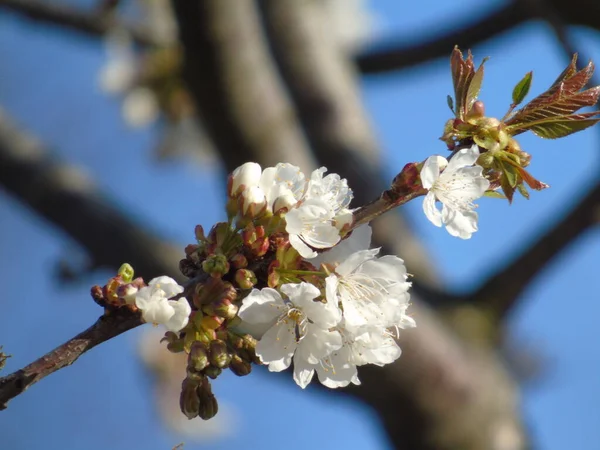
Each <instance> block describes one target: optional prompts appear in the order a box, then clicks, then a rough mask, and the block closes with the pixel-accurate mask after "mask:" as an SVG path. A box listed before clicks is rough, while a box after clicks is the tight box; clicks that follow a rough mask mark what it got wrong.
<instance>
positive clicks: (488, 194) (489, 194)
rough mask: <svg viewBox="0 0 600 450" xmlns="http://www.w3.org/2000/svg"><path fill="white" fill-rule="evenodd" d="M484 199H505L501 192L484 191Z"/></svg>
mask: <svg viewBox="0 0 600 450" xmlns="http://www.w3.org/2000/svg"><path fill="white" fill-rule="evenodd" d="M483 196H484V197H489V198H501V199H506V195H504V194H502V193H501V192H498V191H485V192H484V193H483Z"/></svg>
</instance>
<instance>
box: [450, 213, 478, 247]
mask: <svg viewBox="0 0 600 450" xmlns="http://www.w3.org/2000/svg"><path fill="white" fill-rule="evenodd" d="M442 218H443V220H444V224H445V225H446V230H448V233H450V235H452V236H456V237H459V238H461V239H470V238H471V235H472V234H473V233H474V232H475V231H477V229H478V228H477V213H476V212H475V211H465V212H461V211H457V210H455V209H451V208H448V207H446V205H444V207H443V210H442Z"/></svg>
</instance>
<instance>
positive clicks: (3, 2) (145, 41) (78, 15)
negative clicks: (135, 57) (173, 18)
mask: <svg viewBox="0 0 600 450" xmlns="http://www.w3.org/2000/svg"><path fill="white" fill-rule="evenodd" d="M61 3H62V2H56V1H51V0H46V1H43V0H0V8H5V9H8V10H10V11H12V12H14V13H17V14H22V15H24V16H25V17H27V18H29V19H33V20H36V21H39V22H44V23H47V24H50V25H58V26H60V27H63V28H65V29H68V30H73V31H76V32H79V33H83V34H85V35H88V36H91V37H98V36H103V35H104V34H106V32H107V31H109V30H110V29H111V28H112V27H114V26H116V25H118V27H119V28H122V29H126V30H127V31H128V33H129V34H130V35H131V38H132V39H133V40H134V42H136V43H137V44H139V45H141V46H152V45H157V44H158V41H157V40H156V39H155V38H154V37H153V35H152V33H151V32H150V30H146V29H144V28H143V27H140V26H137V25H133V24H126V23H122V22H118V23H117V22H116V21H115V20H114V19H113V18H110V17H106V16H102V15H100V14H94V13H92V12H89V11H83V10H80V9H78V8H76V7H73V6H70V5H67V4H66V3H64V4H61Z"/></svg>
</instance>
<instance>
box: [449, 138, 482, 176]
mask: <svg viewBox="0 0 600 450" xmlns="http://www.w3.org/2000/svg"><path fill="white" fill-rule="evenodd" d="M477 158H479V147H478V146H477V145H476V144H474V145H473V146H471V147H469V148H463V149H462V150H459V151H458V152H456V153H455V154H454V156H452V158H450V161H449V162H448V167H446V170H447V171H448V172H455V171H456V170H458V169H459V168H461V167H467V166H472V165H473V164H475V161H477Z"/></svg>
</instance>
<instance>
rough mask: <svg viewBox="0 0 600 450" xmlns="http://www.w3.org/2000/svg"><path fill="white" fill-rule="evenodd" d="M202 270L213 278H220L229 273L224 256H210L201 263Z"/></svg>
mask: <svg viewBox="0 0 600 450" xmlns="http://www.w3.org/2000/svg"><path fill="white" fill-rule="evenodd" d="M202 270H204V272H206V273H208V274H209V275H210V276H212V277H214V278H221V277H222V276H223V275H225V274H226V273H227V272H229V262H227V257H226V256H225V255H210V256H209V257H208V258H206V259H205V260H204V261H203V262H202Z"/></svg>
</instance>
